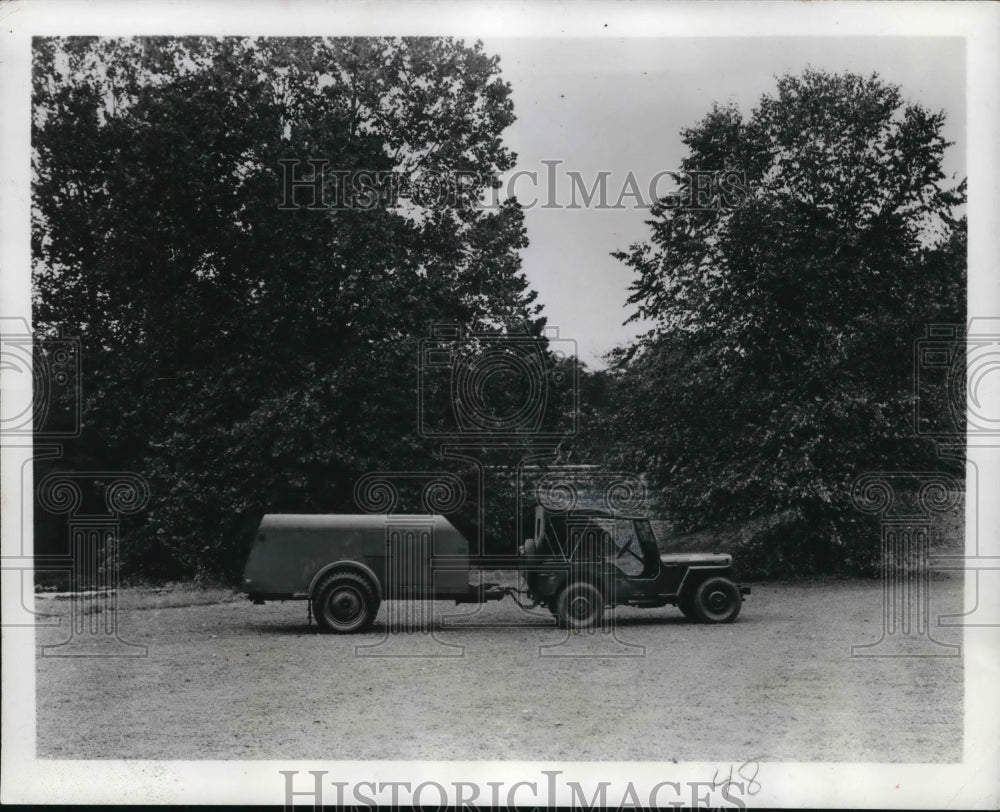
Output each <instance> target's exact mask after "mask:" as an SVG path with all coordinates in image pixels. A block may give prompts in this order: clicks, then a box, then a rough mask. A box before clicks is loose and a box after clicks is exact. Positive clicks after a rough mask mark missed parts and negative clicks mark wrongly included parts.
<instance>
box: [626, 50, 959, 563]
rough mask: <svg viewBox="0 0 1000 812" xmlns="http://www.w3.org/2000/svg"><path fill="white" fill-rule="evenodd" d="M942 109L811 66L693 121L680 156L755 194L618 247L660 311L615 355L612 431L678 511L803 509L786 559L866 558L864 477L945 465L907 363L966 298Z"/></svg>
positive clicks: (691, 166)
mask: <svg viewBox="0 0 1000 812" xmlns="http://www.w3.org/2000/svg"><path fill="white" fill-rule="evenodd" d="M943 123H944V114H943V113H932V112H929V111H927V110H925V109H923V108H922V107H920V106H919V105H914V104H904V102H903V100H902V97H901V93H900V89H899V88H898V87H895V86H893V85H890V84H888V83H885V82H884V81H882V80H881V79H880V78H879V77H878V76H877V75H873V76H871V77H862V76H858V75H855V74H851V73H844V74H840V75H832V74H828V73H824V72H820V71H813V70H809V71H806V72H805V73H804V74H803V75H802V76H798V77H796V76H783V77H781V78H779V79H778V82H777V94H776V95H773V96H772V95H766V96H764V97H763V98H762V99H761V101H760V103H759V105H758V106H757V107H756V109H754V110H753V111H752V112H751V114H750V115H749V116H748V117H744V116H743V115H742V114H741V112H740V110H739V109H738V108H737V107H736V106H735V105H729V106H718V105H716V106H714V107H713V108H712V110H711V112H710V113H709V114H708V115H707V116H706V117H705V118H704V119H703V120H702V121H701V122H699V123H698V124H697V125H696V126H694V127H692V128H689V129H686V130H684V131H683V132H682V136H683V141H684V143H685V145H686V146H687V149H688V153H687V156H686V157H685V158H684V160H683V162H682V166H681V169H682V170H685V171H694V170H705V169H713V170H721V171H734V172H739V173H743V175H744V177H745V181H746V186H745V189H746V195H745V199H743V200H741V201H739V202H741V203H742V205H739V206H719V207H717V208H716V209H714V210H710V209H708V208H705V207H703V208H697V207H695V206H692V205H677V203H676V200H667V199H664V200H661V201H659V203H658V204H657V205H655V206H654V207H653V209H652V214H653V219H652V220H651V221H650V223H649V224H650V227H651V231H652V233H651V237H650V239H649V241H648V242H644V243H639V244H636V245H633V246H632V247H631V249H630V250H628V251H623V252H620V253H618V254H616V256H617V257H618V258H619V259H621V260H622V261H624V262H625V263H626V264H627V265H628V266H629V267H630V268H632V269H633V270H634V271H635V272H636V279H635V283H634V285H633V288H632V295H631V298H630V300H629V301H630V303H631V304H633V305H635V306H636V311H635V314H634V318H639V317H645V318H649V319H652V320H653V321H654V323H655V326H654V328H653V329H652V330H651V331H650V332H649V333H647V334H646V335H645V336H643V337H642V338H641V339H640V340H639V341H638V342H636V344H635V345H634V346H632V347H630V348H629V349H628V350H627V351H626V352H622V353H619V354H618V355H617V357H616V358H615V359H614V366H615V369H616V371H617V378H618V379H617V382H616V386H617V387H618V395H619V404H620V412H619V417H618V421H617V432H618V434H619V436H621V437H623V438H628V440H629V441H630V447H631V452H630V459H631V463H632V464H633V465H634V466H635V467H637V468H638V469H639V470H644V471H648V472H649V473H650V474H651V475H652V476H653V477H655V479H656V482H657V484H658V487H659V489H660V493H661V496H662V499H663V502H664V504H665V505H667V506H668V507H669V508H670V509H671V510H672V511H673V512H674V513H675V517H676V519H677V520H678V522H679V524H680V526H681V527H684V526H687V527H697V526H705V525H711V524H714V523H721V522H724V521H730V520H742V519H748V518H751V517H754V516H759V515H763V514H767V513H772V512H776V511H779V510H783V509H787V508H794V509H795V511H796V512H797V513H798V515H800V516H801V517H802V518H803V522H804V525H803V527H804V528H805V530H804V532H802V534H801V535H799V536H798V537H797V538H795V539H794V540H792V541H791V543H790V545H789V548H788V555H789V556H791V557H795V558H796V559H797V561H798V563H797V566H800V567H803V568H810V567H827V566H831V565H832V564H833V563H834V562H837V561H839V562H841V563H843V562H844V561H845V556H847V555H853V553H849V552H848V551H845V550H844V549H842V545H843V544H844V543H845V541H846V540H847V539H848V538H849V536H850V531H849V530H848V529H847V527H848V524H849V523H850V521H851V519H852V511H851V508H850V506H849V499H848V489H849V484H850V482H851V481H852V480H853V479H854V477H855V476H857V475H858V474H860V473H863V472H866V471H870V470H884V469H892V470H897V469H901V468H908V467H911V466H914V467H917V468H918V469H919V468H925V467H927V466H936V465H940V464H941V463H940V462H938V461H937V460H936V459H935V449H934V446H933V444H931V443H929V442H926V441H922V440H921V439H919V438H918V437H917V436H916V435H915V433H914V429H913V422H912V414H913V392H914V388H913V378H912V375H913V342H914V340H915V339H916V338H919V337H920V336H921V334H922V332H923V329H924V326H925V325H926V324H927V323H931V322H942V321H943V322H962V321H963V320H964V312H965V311H964V291H965V237H964V234H965V223H964V219H962V218H960V217H959V216H958V212H959V211H960V206H961V204H962V203H963V201H964V181H963V182H962V183H961V184H959V185H958V186H954V185H949V184H947V183H946V182H945V180H946V179H945V178H944V174H943V172H942V169H941V162H942V156H943V153H944V151H945V149H946V147H947V146H948V143H947V142H946V141H945V139H944V138H943V136H942V135H941V130H942V125H943ZM685 177H686V176H685V175H681V178H682V190H681V196H680V199H681V200H685V199H687V200H691V199H692V198H693V196H694V195H695V194H696V190H695V189H694V188H692V184H691V181H690V180H684V178H685ZM801 529H802V528H800V530H801Z"/></svg>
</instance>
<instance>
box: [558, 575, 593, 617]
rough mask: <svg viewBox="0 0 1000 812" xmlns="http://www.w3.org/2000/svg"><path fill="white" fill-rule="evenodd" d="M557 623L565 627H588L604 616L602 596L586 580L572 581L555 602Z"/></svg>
mask: <svg viewBox="0 0 1000 812" xmlns="http://www.w3.org/2000/svg"><path fill="white" fill-rule="evenodd" d="M556 617H557V619H558V620H559V625H560V626H563V627H564V628H567V629H590V628H592V627H594V626H598V625H600V623H601V619H602V618H603V617H604V596H603V595H602V594H601V591H600V590H599V589H598V588H597V587H596V586H594V585H593V584H591V583H588V582H587V581H573V582H572V583H570V584H568V585H567V586H566V588H565V589H564V590H563V591H562V592H561V593H560V594H559V600H558V601H557V602H556Z"/></svg>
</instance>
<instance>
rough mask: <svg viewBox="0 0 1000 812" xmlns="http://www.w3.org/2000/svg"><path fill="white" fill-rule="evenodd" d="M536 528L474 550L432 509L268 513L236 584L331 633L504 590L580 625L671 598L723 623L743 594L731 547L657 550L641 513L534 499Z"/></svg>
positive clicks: (687, 611) (493, 596) (689, 612)
mask: <svg viewBox="0 0 1000 812" xmlns="http://www.w3.org/2000/svg"><path fill="white" fill-rule="evenodd" d="M533 531H534V534H533V535H532V537H531V538H528V539H526V540H525V541H524V543H523V544H521V545H520V546H519V547H518V551H517V555H516V556H510V557H503V556H500V557H497V556H492V557H486V556H482V555H473V554H472V551H471V546H470V544H469V541H468V539H467V538H466V537H465V536H464V535H462V533H460V532H459V531H458V530H457V529H456V528H455V526H454V525H453V524H452V523H451V522H450V521H449V520H448V519H447V518H446V517H445V516H441V515H433V514H430V515H393V514H384V515H378V514H358V515H353V514H308V515H304V514H269V515H266V516H264V518H263V520H262V521H261V523H260V526H259V527H258V529H257V533H256V535H255V537H254V540H253V544H252V546H251V549H250V554H249V556H248V559H247V563H246V567H245V570H244V577H243V591H244V592H246V593H247V596H248V598H249V599H250V600H251V601H253V602H254V603H256V604H262V603H265V602H267V601H274V600H280V601H284V600H303V601H306V602H307V606H308V608H309V613H310V616H315V618H316V622H317V624H318V625H319V627H320V628H321V629H323V630H324V631H328V632H336V633H352V632H360V631H364V630H365V629H367V628H368V627H370V626H371V624H372V623H373V622H374V620H375V617H376V616H377V614H378V611H379V607H380V606H381V603H382V601H384V600H433V601H440V600H447V601H452V600H453V601H455V603H456V604H461V603H485V602H487V601H494V600H501V599H503V598H505V597H511V598H512V599H513V600H515V601H516V602H517V603H518V604H519V605H521V606H522V607H525V608H534V607H537V606H543V607H545V608H547V609H548V610H549V612H550V613H551V614H552V616H553V617H554V618H555V619H556V621H557V623H558V624H559V625H561V626H563V627H566V628H572V629H583V628H591V627H594V626H597V625H600V624H602V623H603V622H604V618H605V610H606V609H609V608H613V607H615V606H621V605H624V606H636V607H645V608H657V607H663V606H667V605H674V606H677V607H678V608H679V609H680V610H681V612H683V613H684V615H685V616H687V617H688V618H690V619H692V620H694V621H698V622H703V623H728V622H732V621H733V620H735V619H736V617H737V616H738V615H739V612H740V607H741V605H742V601H743V598H744V597H745V596H746V595H749V594H750V588H749V587H746V586H739V585H737V584H736V582H735V580H734V575H733V559H732V556H731V555H729V554H727V553H684V554H661V553H659V551H658V549H657V546H656V540H655V538H654V536H653V531H652V528H651V525H650V522H649V520H648V519H647V518H645V517H642V516H621V515H618V514H615V513H611V512H606V511H598V510H575V511H568V512H562V513H560V512H556V511H551V510H548V509H546V508H544V507H542V506H537V507H536V508H535V513H534V528H533ZM486 570H510V571H516V572H517V573H519V575H520V576H521V577H520V584H521V586H520V587H510V586H500V585H499V584H492V583H482V581H481V578H480V579H479V581H478V582H476V583H473V582H472V580H471V576H472V575H473V573H476V572H479V573H482V572H483V571H486Z"/></svg>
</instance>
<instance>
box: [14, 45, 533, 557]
mask: <svg viewBox="0 0 1000 812" xmlns="http://www.w3.org/2000/svg"><path fill="white" fill-rule="evenodd" d="M33 92H34V97H33V107H34V121H33V132H32V137H33V173H34V186H33V214H34V217H33V242H34V246H33V247H34V263H35V266H34V320H35V328H36V331H38V332H39V334H41V335H44V334H47V333H53V332H60V333H61V334H62V335H69V336H78V337H80V339H81V341H82V349H83V364H84V405H83V414H84V421H83V423H84V429H83V433H82V435H81V437H80V438H79V439H78V440H77V441H75V442H73V443H70V444H68V445H67V457H66V458H65V459H63V460H60V461H58V462H57V463H53V465H58V466H63V467H65V466H69V467H73V468H78V469H80V470H106V469H113V470H134V471H137V472H141V473H142V474H143V475H144V476H146V477H147V478H149V479H150V480H151V484H152V492H153V495H154V499H153V502H152V504H151V507H150V510H149V512H148V514H147V515H145V516H143V517H142V521H141V522H139V523H138V524H137V525H136V527H135V528H134V532H132V533H131V534H130V535H129V536H128V538H127V540H126V545H125V549H124V550H123V553H124V555H123V562H124V564H125V568H126V571H133V572H134V571H142V572H144V573H145V574H147V575H150V576H152V577H182V576H191V575H194V574H197V573H200V572H204V573H212V574H220V573H222V574H226V575H232V574H233V572H234V571H235V570H236V569H237V568H238V567H239V566H241V565H242V551H241V550H240V549H238V547H239V545H240V544H241V543H242V542H241V539H240V533H239V532H238V531H239V521H240V517H244V516H254V515H259V513H261V512H264V511H265V510H277V511H323V512H327V511H346V512H353V503H352V489H353V486H354V483H355V481H356V479H357V478H358V477H359V476H360V475H362V474H364V473H366V472H368V471H371V470H379V469H385V468H389V469H399V468H403V469H406V468H418V469H422V468H427V467H429V466H430V464H431V463H432V459H431V454H432V453H433V451H434V447H433V445H432V444H429V443H426V442H424V441H423V440H422V438H421V437H420V435H419V434H418V432H417V431H416V421H417V409H416V404H417V390H416V387H417V384H418V378H417V374H416V371H417V364H416V361H417V349H418V342H419V340H420V339H421V338H425V337H427V336H428V335H429V333H430V330H431V327H432V326H433V325H435V324H439V323H449V324H454V325H456V326H457V327H458V328H460V329H461V330H463V331H466V332H477V331H480V332H482V331H486V332H493V333H505V332H514V333H524V334H526V335H530V336H539V335H541V330H542V328H543V327H544V319H543V318H542V317H541V314H540V306H539V305H537V304H536V303H534V299H535V294H534V292H533V291H531V290H530V289H529V288H528V285H527V282H526V280H525V278H524V275H523V273H522V272H521V268H520V257H519V255H518V249H519V248H520V247H521V246H523V245H524V244H525V241H526V236H525V230H524V225H523V217H522V212H521V209H520V207H519V206H518V205H517V204H516V202H508V203H505V204H503V205H501V206H499V207H496V208H492V209H488V208H483V207H478V206H475V205H470V201H472V200H475V199H476V198H477V197H478V196H479V195H481V194H482V193H483V191H484V190H485V189H487V188H489V187H490V186H492V185H494V184H496V183H498V178H499V175H500V174H501V173H502V172H504V171H505V170H507V169H509V168H510V167H511V166H512V165H513V162H514V158H515V156H514V155H513V154H512V153H511V152H510V151H509V150H508V149H507V148H506V146H504V143H503V141H502V138H501V133H502V131H503V130H504V129H505V128H506V127H507V126H508V125H509V124H510V123H511V122H512V121H513V120H514V113H513V106H512V102H511V99H510V87H509V86H508V85H507V83H505V82H504V81H503V80H502V79H501V77H500V74H499V64H498V60H497V58H496V57H493V56H490V55H487V54H486V53H484V51H483V49H482V47H481V45H480V44H478V43H477V44H475V45H471V46H469V45H466V44H464V43H462V42H459V41H454V40H450V39H430V38H412V39H376V38H358V39H319V38H294V39H274V38H269V39H256V40H251V39H246V38H224V39H218V38H207V37H194V38H181V39H175V38H129V39H97V38H68V39H57V38H56V39H42V38H40V39H36V40H35V52H34V88H33ZM309 159H323V160H324V161H326V162H328V165H329V169H330V170H336V171H338V172H344V171H347V172H357V171H365V172H370V173H377V172H384V173H392V176H393V177H396V178H402V179H404V182H405V180H406V179H411V178H414V177H417V176H418V175H421V174H423V175H427V174H429V173H437V174H439V175H440V176H442V177H451V176H453V175H454V174H455V173H459V172H467V173H468V177H471V178H472V181H471V183H469V182H467V185H465V186H463V187H462V191H461V192H459V193H457V194H455V195H452V196H443V197H441V198H440V199H435V200H433V201H432V202H431V203H428V202H425V201H422V200H421V199H419V198H416V197H414V196H412V195H411V196H409V197H401V198H392V197H390V196H384V195H379V196H376V197H375V198H373V199H372V200H370V201H369V202H368V203H367V204H366V205H364V206H350V207H338V206H333V205H331V206H329V207H328V208H326V209H322V208H317V207H310V206H309V200H308V199H307V198H308V195H305V198H306V199H304V201H303V205H301V206H299V207H297V208H293V207H290V206H284V207H283V206H282V203H283V196H284V192H285V191H286V189H285V185H284V183H285V179H284V176H283V171H284V169H283V166H282V165H281V163H280V162H281V161H282V160H286V161H287V160H297V161H300V162H302V163H301V166H299V167H298V168H296V169H295V172H296V175H297V176H303V175H308V174H309V171H310V169H309V165H307V164H306V163H305V162H306V161H307V160H309ZM324 178H325V180H324V183H325V184H326V187H325V188H326V190H327V191H328V192H329V199H330V200H336V188H335V187H334V185H335V184H336V183H337V176H336V174H334V172H332V171H331V173H330V174H329V176H326V175H324ZM306 191H307V192H308V190H306ZM299 194H300V195H301V194H302V190H299ZM285 202H287V201H285Z"/></svg>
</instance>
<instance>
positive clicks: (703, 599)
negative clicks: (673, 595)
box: [681, 578, 743, 623]
mask: <svg viewBox="0 0 1000 812" xmlns="http://www.w3.org/2000/svg"><path fill="white" fill-rule="evenodd" d="M692 603H693V607H692V608H693V609H694V614H695V616H696V617H697V618H698V620H700V621H702V622H703V623H732V622H733V621H734V620H736V616H737V615H738V614H739V613H740V607H741V606H742V604H743V598H742V596H741V595H740V588H739V587H738V586H736V584H734V583H733V582H732V581H730V580H729V579H728V578H707V579H706V580H705V581H703V582H702V583H701V584H699V585H698V588H697V589H696V590H695V592H694V600H693V602H692ZM681 611H683V609H681Z"/></svg>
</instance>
